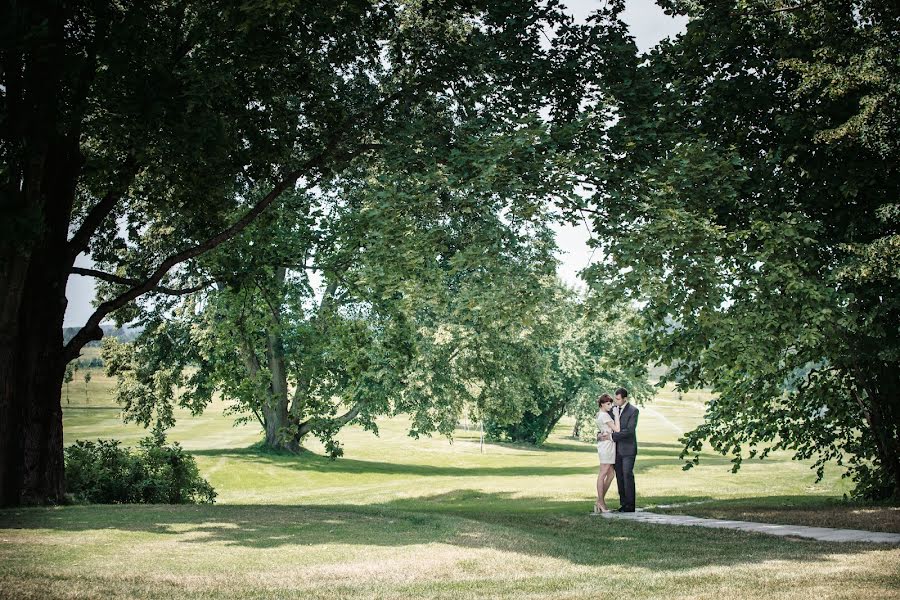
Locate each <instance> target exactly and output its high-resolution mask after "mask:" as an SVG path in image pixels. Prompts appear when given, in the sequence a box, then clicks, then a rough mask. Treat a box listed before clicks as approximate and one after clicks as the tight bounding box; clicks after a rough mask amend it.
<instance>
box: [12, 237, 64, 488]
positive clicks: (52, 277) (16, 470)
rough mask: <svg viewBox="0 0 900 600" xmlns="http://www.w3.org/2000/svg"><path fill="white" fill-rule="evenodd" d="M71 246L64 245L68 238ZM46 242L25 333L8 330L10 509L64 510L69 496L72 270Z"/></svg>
mask: <svg viewBox="0 0 900 600" xmlns="http://www.w3.org/2000/svg"><path fill="white" fill-rule="evenodd" d="M63 239H64V238H63ZM47 242H48V240H47V238H46V237H45V239H44V241H43V242H42V243H41V245H40V246H39V247H36V248H35V249H34V255H33V256H32V258H31V261H30V265H29V269H28V276H27V279H26V281H25V283H24V286H23V288H22V293H21V302H20V306H19V310H18V314H17V326H18V328H17V332H16V333H15V334H13V335H10V333H8V332H10V331H11V330H12V328H11V327H10V326H9V325H7V324H4V329H6V331H4V339H3V345H2V349H0V385H2V389H3V398H2V401H0V402H2V409H0V410H2V425H0V432H2V438H0V439H2V442H0V443H2V460H0V464H2V466H0V487H2V494H0V496H2V503H3V504H4V505H6V506H12V505H17V504H20V503H27V504H44V503H57V502H59V501H61V500H62V498H63V493H64V491H65V490H64V473H63V445H62V406H61V400H62V398H61V394H62V385H63V379H64V377H65V367H66V362H67V359H66V356H65V352H64V348H63V338H62V326H63V318H64V316H65V311H66V274H65V272H64V271H63V272H60V270H61V267H65V265H59V264H58V262H59V261H58V258H57V260H56V261H55V262H56V263H57V264H54V261H53V260H51V259H52V258H53V257H54V252H55V251H58V249H57V250H54V249H53V248H52V246H53V244H48V243H47Z"/></svg>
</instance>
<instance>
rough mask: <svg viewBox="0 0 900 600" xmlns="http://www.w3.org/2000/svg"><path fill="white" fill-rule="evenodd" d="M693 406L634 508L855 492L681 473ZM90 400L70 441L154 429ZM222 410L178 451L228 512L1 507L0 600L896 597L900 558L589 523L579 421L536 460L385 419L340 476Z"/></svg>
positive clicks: (649, 428)
mask: <svg viewBox="0 0 900 600" xmlns="http://www.w3.org/2000/svg"><path fill="white" fill-rule="evenodd" d="M92 385H93V382H92ZM98 385H99V381H98ZM702 399H703V398H702V397H701V396H697V397H685V398H683V399H682V400H681V401H678V400H677V399H676V398H674V397H673V396H672V395H671V394H663V397H661V398H660V399H659V400H658V401H657V402H655V403H654V404H653V405H652V406H648V407H647V408H646V409H644V410H643V411H642V417H641V422H640V429H639V432H640V440H641V454H640V456H639V459H638V463H637V468H636V472H637V485H638V495H639V500H638V503H639V504H641V505H651V504H660V503H670V502H677V501H697V500H716V501H718V503H719V504H721V503H722V502H725V503H727V502H732V503H735V502H737V503H740V502H747V500H746V499H747V498H755V497H764V498H767V499H768V500H767V501H769V502H771V501H773V500H772V499H776V501H777V499H786V498H787V499H790V498H794V499H796V498H800V499H803V501H804V502H833V501H834V498H835V497H836V496H840V494H841V493H842V492H843V491H845V489H844V487H842V485H843V483H842V482H841V480H840V479H839V477H838V476H837V474H836V473H830V474H829V475H828V477H827V478H826V480H825V481H823V482H821V483H819V484H815V483H814V477H813V474H812V472H811V471H810V470H809V468H808V465H805V464H801V463H797V462H792V461H790V460H789V459H788V457H787V456H786V455H779V456H775V457H773V459H772V460H768V461H766V462H765V463H752V464H747V465H746V466H745V467H744V468H743V469H742V471H741V472H740V473H739V474H738V475H732V474H731V473H730V472H729V469H728V465H729V463H728V460H727V459H724V458H722V457H716V456H710V457H707V460H705V461H704V463H702V464H701V466H700V467H698V468H695V469H693V470H692V471H690V472H687V473H685V472H683V471H682V470H681V469H680V462H679V461H678V460H677V454H678V446H677V443H676V439H677V437H678V434H679V432H680V431H681V430H684V429H687V428H689V427H691V426H692V425H693V424H694V423H696V422H697V419H698V418H699V416H700V413H701V410H702V404H701V402H702ZM98 404H101V403H100V402H98V403H97V404H95V405H93V406H91V407H74V406H70V407H69V408H67V410H66V412H65V419H66V441H67V443H69V442H71V441H73V440H74V439H78V438H90V437H98V436H116V437H119V438H122V439H125V440H128V441H135V440H136V439H138V438H139V437H140V436H141V435H142V434H143V432H142V431H141V430H140V429H138V428H133V427H124V426H122V425H121V424H119V423H118V422H117V413H118V411H117V410H116V409H115V408H114V407H112V408H102V407H99V406H98ZM107 406H108V405H107ZM222 408H223V407H222V406H221V405H214V406H213V407H212V409H211V410H210V411H208V412H207V413H206V414H205V415H204V416H203V417H202V418H199V419H191V420H188V419H187V418H186V417H184V418H182V419H181V421H180V425H179V427H178V428H177V430H176V431H175V433H174V435H173V436H172V437H173V438H174V439H180V440H182V441H183V442H184V445H185V446H186V447H188V448H190V449H191V450H192V451H194V452H195V453H196V455H197V460H198V462H199V464H200V466H201V469H202V470H203V472H204V473H205V475H206V476H207V477H208V478H209V479H210V481H211V482H212V483H213V485H215V486H216V488H217V490H218V491H219V493H220V497H219V500H220V503H219V504H217V505H215V506H211V507H210V506H200V507H197V506H176V507H169V506H105V507H102V506H89V507H64V508H57V509H20V510H15V511H0V597H4V596H5V597H17V598H22V597H98V598H104V597H116V596H121V597H129V596H130V597H141V598H143V597H171V596H179V597H198V598H199V597H210V598H221V597H259V598H268V597H273V598H274V597H283V596H285V595H295V594H296V595H303V596H305V597H310V598H338V597H359V598H370V597H379V598H382V597H383V598H407V597H441V598H467V597H472V598H475V597H478V598H486V597H487V598H490V597H516V598H522V597H525V598H576V597H577V598H585V597H598V596H600V595H602V594H616V595H622V596H631V597H634V598H655V597H660V598H661V597H665V598H713V597H715V598H716V599H717V600H720V599H722V598H822V597H831V598H855V597H879V598H887V597H898V598H900V577H898V575H897V573H898V571H900V549H897V548H885V547H881V546H874V545H858V544H853V545H837V544H824V543H816V542H809V541H802V540H790V539H787V540H786V539H778V538H771V537H767V536H761V535H749V534H744V533H739V532H732V531H714V530H705V529H695V528H684V527H654V526H648V525H643V526H642V525H639V524H630V523H621V522H615V521H607V520H604V519H598V518H593V517H590V516H588V515H587V514H586V513H587V511H588V510H589V509H590V506H591V503H592V500H591V498H592V494H593V485H594V476H595V468H596V466H595V465H596V454H595V451H594V450H593V448H592V447H591V446H590V445H587V444H582V443H579V442H575V441H573V440H570V439H568V438H567V437H566V436H567V434H568V432H569V427H570V425H569V424H563V425H562V426H561V427H560V428H558V429H557V431H556V432H555V433H554V435H553V436H552V437H551V440H550V443H549V444H548V445H547V446H546V447H545V448H543V449H541V450H535V449H532V448H528V447H517V446H511V445H486V446H485V453H484V454H482V453H480V452H479V445H478V438H477V434H476V433H475V432H467V431H465V430H459V431H457V437H456V439H455V441H454V443H453V444H452V445H451V444H449V443H448V442H447V440H444V439H423V440H411V439H409V438H407V437H406V436H405V431H406V423H405V422H404V421H403V420H402V419H393V420H385V421H384V422H383V423H382V424H381V436H380V437H374V436H373V435H372V434H370V433H367V432H363V431H361V430H359V429H357V428H350V429H348V430H346V431H345V432H344V433H343V434H342V439H343V441H344V443H345V447H346V456H345V458H342V459H339V460H338V461H330V460H328V459H325V458H323V457H321V456H320V455H319V454H318V453H319V452H321V448H317V447H316V446H315V445H314V444H313V445H311V452H309V453H306V454H304V455H302V456H300V457H290V456H279V455H267V454H263V453H259V452H254V451H251V450H248V449H247V446H249V445H250V444H251V443H253V442H255V441H256V440H257V439H258V438H259V435H258V432H257V429H256V428H254V427H252V426H250V425H248V426H245V427H238V428H235V427H232V426H231V420H230V418H228V417H226V416H224V415H222ZM611 504H613V505H614V504H615V500H614V498H613V500H612V502H611ZM699 506H703V505H699Z"/></svg>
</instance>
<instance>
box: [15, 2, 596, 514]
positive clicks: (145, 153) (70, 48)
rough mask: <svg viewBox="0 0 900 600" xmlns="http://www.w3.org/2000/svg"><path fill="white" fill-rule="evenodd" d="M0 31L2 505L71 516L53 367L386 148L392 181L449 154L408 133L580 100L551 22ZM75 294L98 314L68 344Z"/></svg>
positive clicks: (382, 16)
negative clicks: (270, 217) (285, 199)
mask: <svg viewBox="0 0 900 600" xmlns="http://www.w3.org/2000/svg"><path fill="white" fill-rule="evenodd" d="M0 23H2V25H0V27H2V39H3V44H2V49H0V63H2V69H0V78H2V81H0V84H2V85H0V117H2V118H0V139H2V146H0V157H2V165H0V189H2V211H3V218H2V221H0V227H2V231H0V240H2V242H0V243H2V247H0V253H2V266H0V269H2V270H0V500H2V503H3V504H17V503H20V502H48V501H49V502H53V501H58V500H60V499H61V497H62V493H63V487H64V482H63V470H62V469H63V463H62V413H61V408H60V401H59V400H60V386H61V383H62V381H63V377H64V372H65V365H66V363H67V362H69V361H70V360H72V359H73V358H75V357H77V356H78V354H79V351H80V349H81V348H82V347H83V346H84V344H86V343H88V342H89V341H92V340H97V339H99V338H100V337H101V336H102V330H101V329H100V323H101V321H103V320H104V319H105V318H107V317H108V316H109V315H111V314H112V313H114V312H116V311H125V312H128V311H129V310H131V308H130V307H131V306H132V305H133V302H134V300H135V299H137V298H139V297H142V296H146V295H148V294H149V295H153V294H157V295H158V294H179V293H183V292H185V291H186V288H185V285H187V289H188V290H190V289H196V287H197V286H202V285H207V284H208V282H205V281H200V282H197V281H196V278H194V277H193V275H194V274H196V273H197V272H198V268H197V259H198V257H201V256H202V255H203V254H205V253H207V252H208V251H210V250H212V249H213V248H215V247H217V246H218V245H220V244H221V243H223V242H225V241H227V240H229V239H231V238H233V237H234V236H235V235H237V234H238V233H239V232H240V231H241V230H243V229H244V228H245V227H246V226H247V225H248V224H250V223H251V222H252V221H253V220H254V219H255V218H256V217H258V216H259V215H260V214H261V213H262V212H264V210H265V209H266V208H267V207H268V206H269V205H270V204H272V203H273V202H275V201H276V200H277V199H278V198H279V197H280V195H281V194H282V193H284V192H285V191H288V190H293V189H294V188H295V187H297V186H301V187H304V188H307V189H311V188H313V187H315V186H316V185H317V184H320V183H322V182H323V181H326V180H327V179H328V178H329V177H332V176H334V174H336V173H340V172H341V171H343V170H344V169H345V168H347V166H348V165H350V164H352V163H353V161H354V159H355V160H360V158H361V157H362V156H363V155H365V154H366V153H378V152H382V151H384V150H385V148H386V147H389V146H390V144H391V143H392V142H395V141H396V140H397V137H396V136H394V137H391V136H389V135H388V134H389V133H391V132H392V131H398V130H399V131H402V132H404V133H405V134H406V139H405V140H404V144H403V145H402V146H401V147H395V148H393V151H394V154H393V156H394V157H395V159H396V160H405V159H409V160H410V161H415V160H416V155H417V154H418V153H421V152H422V151H424V150H427V149H428V148H429V147H431V145H433V144H435V143H446V141H447V140H448V139H452V136H451V135H450V134H449V132H447V131H446V130H445V129H442V125H443V124H444V123H443V122H442V121H437V122H435V123H432V127H430V128H428V129H425V130H414V129H410V128H402V127H401V126H402V125H403V124H404V123H407V122H408V121H407V118H406V117H407V116H408V115H411V114H417V113H418V114H421V113H422V112H423V111H427V109H428V107H429V106H430V105H432V104H435V103H437V104H447V105H452V106H454V107H455V109H456V111H457V112H458V113H459V115H461V116H465V115H466V114H467V113H469V114H473V115H475V116H478V115H484V114H494V115H497V118H496V121H497V122H506V123H508V124H510V126H513V124H514V123H516V122H518V117H521V116H522V115H525V114H532V113H535V114H536V113H537V111H540V110H541V109H546V108H547V107H552V108H551V109H550V114H551V115H552V116H553V117H554V118H555V117H560V116H561V115H564V114H565V113H567V112H568V113H571V112H572V111H574V110H576V109H577V107H578V98H577V93H573V92H574V91H576V90H577V89H578V88H579V86H580V84H581V83H582V81H583V77H581V76H580V75H579V66H580V64H581V63H580V62H579V61H578V60H569V57H570V56H571V55H572V54H573V53H577V42H578V39H579V37H578V36H577V35H573V34H570V33H567V32H569V31H570V30H572V28H571V26H570V25H571V24H570V20H569V19H567V18H565V16H564V15H563V13H562V12H561V10H560V8H559V7H558V6H557V5H556V3H554V2H550V3H547V4H543V3H537V2H514V3H496V2H479V1H459V2H454V1H447V2H416V1H412V0H410V1H400V0H397V1H388V2H380V3H370V2H365V1H362V0H356V1H348V2H340V3H338V2H283V3H275V4H273V3H271V2H264V1H260V2H254V1H251V2H244V1H242V2H225V3H223V2H208V3H204V2H187V1H177V0H166V1H162V0H161V1H156V2H141V3H125V4H122V3H117V2H109V1H103V0H96V1H92V2H83V3H74V4H70V3H63V2H54V1H38V2H27V3H18V2H8V3H4V4H3V7H2V13H0ZM548 32H551V36H552V32H555V33H557V34H558V35H555V36H552V38H553V40H554V41H553V43H552V44H547V43H546V39H547V37H548V36H547V33H548ZM417 122H421V121H420V120H419V121H417ZM419 134H421V135H419ZM476 149H477V147H476ZM82 254H86V255H88V256H89V257H90V258H91V259H93V260H94V261H95V262H97V263H98V264H101V265H104V266H105V267H106V268H107V270H106V271H100V270H98V269H88V268H83V267H74V263H75V260H76V258H77V257H78V256H79V255H82ZM73 273H77V274H79V275H86V276H93V277H96V278H99V279H100V280H102V281H105V282H107V283H109V284H110V287H109V288H107V291H109V292H110V293H108V294H104V295H103V296H102V301H101V302H100V303H99V304H98V306H97V307H96V310H95V312H94V313H93V314H92V315H91V317H90V318H89V319H88V321H87V323H86V325H85V326H84V327H83V328H82V329H81V330H80V331H79V332H78V333H77V334H76V335H75V336H74V337H72V339H71V340H69V341H68V342H67V343H65V344H64V343H63V339H62V321H63V316H64V313H65V306H66V298H65V287H66V282H67V280H68V277H69V276H70V275H71V274H73ZM186 282H190V283H189V284H188V283H186ZM182 284H185V285H182Z"/></svg>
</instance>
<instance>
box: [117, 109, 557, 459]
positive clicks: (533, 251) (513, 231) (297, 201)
mask: <svg viewBox="0 0 900 600" xmlns="http://www.w3.org/2000/svg"><path fill="white" fill-rule="evenodd" d="M426 117H427V119H428V121H430V122H433V121H434V120H435V119H437V118H438V117H439V115H438V114H437V113H436V112H435V111H433V110H432V111H430V112H429V114H428V115H427V116H426ZM542 132H545V128H544V127H542V126H538V125H537V123H532V126H531V127H522V128H518V129H516V130H513V131H509V132H507V133H500V134H494V135H491V134H490V133H489V131H488V129H487V128H486V127H485V126H482V127H479V128H478V130H477V132H476V131H472V132H471V134H475V135H477V136H478V138H479V141H480V142H481V144H483V147H482V149H481V150H479V151H478V152H477V153H476V154H471V153H469V152H465V151H462V150H461V148H463V147H464V146H465V145H468V144H471V143H472V141H473V140H471V139H467V138H463V137H462V136H460V139H458V140H457V141H455V142H454V143H453V144H450V145H440V146H435V148H433V149H430V150H429V151H428V154H434V155H435V156H434V157H432V158H436V159H438V160H434V162H431V164H425V163H428V162H430V161H431V159H428V158H426V157H420V162H421V163H423V164H419V165H417V167H416V169H415V171H414V172H412V171H410V172H406V173H402V172H394V173H391V172H389V171H388V170H387V164H386V163H385V162H382V161H379V162H375V163H373V165H371V166H370V167H369V168H365V169H359V170H358V171H357V172H355V173H353V172H352V170H348V171H347V172H346V173H345V174H344V175H343V176H342V177H340V178H337V179H335V180H334V181H332V182H330V183H329V184H327V185H324V186H322V188H321V189H320V190H318V191H317V192H316V193H315V194H294V195H292V196H290V197H288V198H286V199H285V201H284V202H283V203H282V204H281V205H280V206H278V207H276V208H274V209H272V210H270V211H269V212H268V213H267V214H265V215H263V216H261V217H260V218H259V219H258V220H257V222H256V223H254V224H253V225H251V226H250V227H248V228H247V230H245V232H244V233H243V234H242V235H241V236H239V237H238V238H236V239H235V240H234V241H233V242H229V243H227V244H224V245H223V246H222V247H221V248H220V250H218V251H216V252H214V253H210V254H209V255H207V256H206V257H205V258H204V260H203V261H202V263H201V266H202V267H203V268H206V269H208V270H209V275H207V276H206V277H208V278H216V275H215V274H216V273H218V274H220V275H219V276H218V279H219V283H218V284H217V285H216V286H214V287H213V286H211V287H210V288H209V289H205V290H203V291H200V292H197V293H195V294H191V295H188V296H185V297H183V299H181V300H179V301H176V302H167V303H159V302H157V303H154V304H152V305H147V306H144V307H143V308H144V311H143V314H142V316H141V319H143V322H144V324H145V330H144V333H143V334H142V335H141V337H140V338H139V339H138V340H136V341H135V342H134V343H133V344H118V343H116V342H115V341H114V340H110V341H109V342H108V343H107V344H106V347H105V349H104V358H105V359H106V364H107V365H108V366H109V371H110V372H111V373H112V374H115V375H117V376H118V377H119V385H118V386H117V395H118V398H119V400H120V401H121V402H122V403H123V405H124V407H125V414H126V416H127V418H129V419H132V420H136V421H139V422H141V423H143V424H144V425H145V426H147V425H149V424H151V422H155V424H156V425H158V426H161V427H168V426H171V425H172V424H173V423H174V418H173V410H172V409H173V407H174V405H176V404H178V405H180V406H183V407H186V408H190V409H191V410H192V411H194V412H195V413H196V412H199V411H200V410H202V409H203V408H204V407H205V406H206V405H208V403H209V402H210V401H211V400H212V397H213V393H214V392H220V393H221V394H222V396H223V397H224V398H225V399H226V400H227V401H229V402H230V405H229V406H230V410H232V411H233V412H235V413H237V414H238V415H241V419H242V420H254V419H255V420H257V421H258V422H259V423H260V425H261V426H262V428H263V430H264V432H265V445H266V446H268V447H270V448H276V449H284V450H289V451H297V450H298V449H299V448H300V445H301V444H302V443H303V441H304V439H305V438H306V436H308V435H314V436H316V437H318V438H319V439H320V440H321V441H322V442H323V443H324V444H325V446H326V448H327V449H328V451H329V452H330V453H331V454H332V456H336V455H338V454H340V452H341V450H340V447H339V446H338V445H337V443H336V442H335V440H334V436H335V434H336V433H337V432H338V431H339V430H340V428H341V427H342V426H343V425H345V424H347V423H349V422H351V421H353V420H355V421H357V422H359V423H362V424H363V425H364V426H365V427H367V428H369V429H372V430H376V424H375V417H376V416H378V415H382V414H392V413H395V412H401V411H402V412H418V413H419V414H420V415H421V414H425V413H426V412H428V411H430V410H431V409H434V408H435V407H436V406H438V405H439V406H440V407H442V408H443V409H445V410H442V411H441V412H440V413H438V414H439V416H437V417H435V418H436V419H438V420H440V421H441V422H440V423H435V424H433V426H432V429H440V430H441V431H445V430H446V425H447V423H449V424H450V425H454V424H455V423H456V419H457V418H458V416H459V414H458V412H459V411H458V410H457V411H456V412H454V411H452V410H446V409H447V407H450V406H457V408H458V409H459V408H461V404H460V403H458V402H456V398H455V397H453V392H454V391H455V389H456V387H454V386H447V387H445V388H443V390H444V393H440V394H435V395H433V396H425V395H417V396H415V395H413V394H410V393H408V392H409V390H410V389H411V387H410V386H412V387H415V386H416V385H417V381H418V379H420V378H422V379H429V380H430V379H433V378H434V377H435V376H436V371H438V370H440V371H441V372H442V373H444V374H446V373H449V372H450V371H448V370H447V369H448V368H449V366H450V365H448V364H445V363H442V362H441V361H435V362H434V363H433V364H431V365H430V367H429V368H428V370H427V371H423V370H422V365H423V364H425V362H426V361H427V360H428V358H429V357H426V356H423V355H424V354H425V353H429V352H432V348H431V346H430V344H429V343H428V342H429V341H430V339H431V336H432V333H431V332H432V331H433V330H434V329H435V328H436V327H437V328H441V327H451V326H454V325H461V324H462V323H463V322H464V321H465V320H466V319H467V317H468V315H469V313H471V312H481V313H482V314H484V318H485V319H488V320H490V321H491V322H492V323H493V324H494V326H495V327H494V329H484V330H481V331H480V333H479V335H480V337H481V338H482V343H485V340H484V338H486V337H488V336H490V335H491V334H492V332H493V331H496V330H497V329H499V327H498V325H499V324H501V323H502V324H504V325H505V327H507V328H510V327H512V325H513V324H515V323H519V322H521V321H523V320H527V319H533V318H535V314H536V313H537V312H538V311H539V310H541V309H542V308H541V307H543V306H544V304H546V303H534V302H531V301H529V300H530V299H531V298H532V292H533V291H534V290H535V289H537V288H539V287H540V283H539V280H540V279H542V278H546V277H549V276H552V274H553V272H554V270H555V266H556V261H555V259H554V258H553V250H554V248H555V246H554V244H553V243H552V234H551V232H550V231H549V229H548V228H547V220H548V212H547V211H546V209H545V207H544V204H545V196H546V193H547V192H546V191H541V189H540V188H541V187H543V188H544V189H545V190H547V189H553V190H554V191H558V190H559V188H560V187H562V186H563V182H560V181H558V175H559V169H558V165H557V161H555V160H551V159H550V157H549V156H547V155H542V154H541V153H540V152H534V151H533V149H534V148H535V146H536V145H540V144H542V143H543V144H550V143H551V142H550V140H549V138H547V136H546V135H543V134H542ZM523 138H526V139H523ZM488 147H489V148H490V152H488V151H487V150H488ZM491 156H493V158H492V159H491V158H490V157H491ZM473 158H477V159H478V160H479V161H481V162H483V164H482V165H481V166H476V165H474V164H472V159H473ZM557 158H560V159H562V160H563V161H565V159H566V156H565V153H562V154H561V155H559V156H558V157H557ZM520 171H521V172H524V173H528V174H529V176H530V177H532V178H533V180H534V184H531V185H528V184H527V181H523V178H522V177H521V176H520V175H519V174H518V172H520ZM448 180H456V182H455V183H453V184H452V185H448ZM511 185H512V186H514V188H515V189H512V188H511V187H510V186H511ZM547 186H554V187H553V188H547ZM222 273H227V275H224V276H223V275H221V274H222ZM311 273H315V274H316V275H318V278H319V279H321V283H320V285H321V292H320V293H319V294H316V293H315V292H314V290H313V287H312V285H311V284H312V283H314V281H313V279H312V277H311V276H310V274H311ZM504 341H506V338H504ZM495 346H496V349H497V350H498V352H497V354H496V356H495V358H496V360H495V362H496V363H498V364H499V363H504V364H508V363H509V362H510V359H509V358H508V355H509V350H508V347H506V346H504V345H503V344H500V343H497V344H496V345H495ZM438 354H439V353H438ZM414 371H415V373H413V372H414ZM454 373H455V374H454V377H455V378H456V379H457V384H459V383H460V382H462V381H471V380H472V378H471V377H469V378H468V379H466V378H465V377H464V376H463V374H462V373H461V372H454ZM481 374H482V376H483V377H484V378H485V379H486V380H487V381H495V380H497V379H500V378H503V377H508V376H509V370H508V369H504V368H497V369H494V370H492V371H490V372H481ZM466 375H471V371H467V372H466ZM177 388H181V389H182V390H184V392H183V393H182V394H180V395H179V394H177V393H176V390H177ZM412 398H415V399H414V400H413V399H412ZM492 399H493V398H492ZM444 421H447V423H445V422H444ZM426 429H427V428H426V427H425V426H423V423H421V422H420V423H419V424H418V426H417V429H416V431H417V433H422V432H424V430H426ZM429 431H430V429H429ZM451 431H452V429H451Z"/></svg>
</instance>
